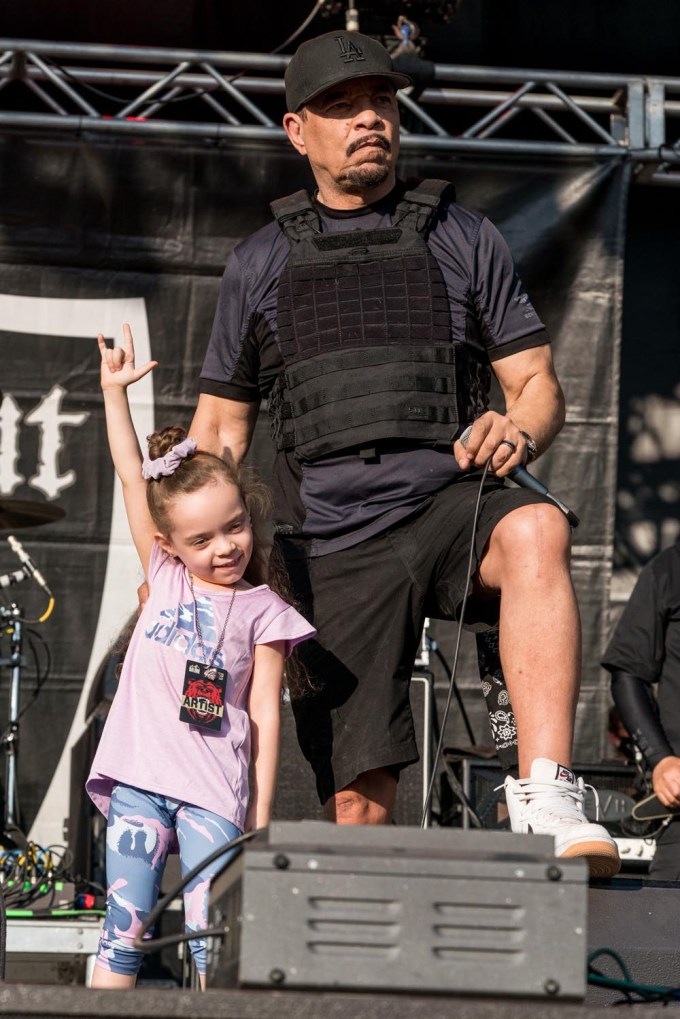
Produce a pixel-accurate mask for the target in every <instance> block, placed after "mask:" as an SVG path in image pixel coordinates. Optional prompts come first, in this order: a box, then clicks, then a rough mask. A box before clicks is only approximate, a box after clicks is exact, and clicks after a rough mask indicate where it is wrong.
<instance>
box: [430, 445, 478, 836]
mask: <svg viewBox="0 0 680 1019" xmlns="http://www.w3.org/2000/svg"><path fill="white" fill-rule="evenodd" d="M490 466H491V457H489V459H488V460H487V461H486V463H485V464H484V467H483V468H482V476H481V478H480V482H479V491H478V492H477V502H476V503H475V511H474V513H473V516H472V534H471V536H470V550H469V554H468V564H467V574H466V577H465V593H464V595H463V600H462V602H461V606H460V616H459V619H458V633H457V635H456V647H455V651H454V653H453V665H452V666H451V678H450V680H449V692H448V695H447V698H446V705H445V707H444V713H443V715H442V719H441V722H440V731H439V740H438V742H437V749H436V751H435V755H434V759H433V761H432V774H431V775H430V784H429V786H428V790H427V796H426V798H425V803H424V804H423V815H422V818H421V821H420V827H421V828H424V827H425V825H426V822H427V817H428V812H429V809H430V803H431V802H432V792H433V790H434V783H435V781H436V778H437V768H438V767H439V761H440V759H441V754H442V749H443V746H444V733H445V731H446V719H447V718H448V714H449V710H450V708H451V700H452V698H453V692H454V689H455V685H456V673H457V671H458V658H459V656H460V644H461V639H462V636H463V622H464V620H465V609H466V608H467V602H468V596H469V590H470V581H471V580H472V564H473V562H474V556H475V538H476V536H477V523H478V521H479V511H480V508H481V504H482V492H483V490H484V482H485V481H486V477H487V474H488V473H489V468H490ZM457 786H458V787H457V788H456V793H457V795H458V796H459V798H461V800H462V802H463V805H464V806H465V808H466V810H468V812H469V813H470V815H471V817H472V819H473V823H474V824H475V826H476V827H480V828H481V827H482V822H481V821H480V820H479V818H478V817H477V815H476V813H475V812H474V810H473V809H472V807H471V805H470V803H469V802H468V800H467V797H466V796H465V793H464V791H463V788H462V786H461V785H460V783H457Z"/></svg>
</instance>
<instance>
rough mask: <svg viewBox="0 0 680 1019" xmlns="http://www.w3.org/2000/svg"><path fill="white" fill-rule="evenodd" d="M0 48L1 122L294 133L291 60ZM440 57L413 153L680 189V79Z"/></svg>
mask: <svg viewBox="0 0 680 1019" xmlns="http://www.w3.org/2000/svg"><path fill="white" fill-rule="evenodd" d="M0 54H1V55H0V129H5V130H7V129H21V130H32V131H44V132H49V131H65V132H67V133H71V134H76V135H81V136H87V135H95V134H96V135H105V134H108V135H118V136H128V137H150V138H156V139H166V140H167V141H168V142H171V143H177V142H181V141H190V140H191V141H196V142H205V143H212V144H229V143H230V142H237V141H250V142H253V141H271V140H274V141H277V142H279V141H283V139H284V138H285V135H284V132H283V130H282V128H281V127H280V121H281V115H282V112H283V103H282V98H283V72H284V70H285V68H286V65H287V63H288V60H289V59H290V58H289V57H288V56H273V55H268V54H261V53H239V52H226V51H225V52H222V51H219V52H217V51H199V50H183V49H156V48H152V47H134V46H107V45H100V44H92V45H89V44H75V43H53V42H40V41H34V40H23V39H21V40H18V39H2V40H0ZM425 66H427V65H426V64H425ZM430 66H433V67H434V76H433V77H431V78H430V80H429V82H428V83H427V84H425V85H421V86H418V85H416V86H414V87H412V88H410V89H406V90H404V91H402V92H400V93H399V101H400V103H401V106H402V115H403V132H402V149H403V150H405V151H406V152H408V151H411V152H419V153H423V152H424V153H432V154H438V155H441V154H443V153H454V154H456V155H458V156H480V155H483V156H484V157H486V158H488V157H499V158H503V157H517V156H521V157H523V158H530V159H532V158H543V159H550V160H555V159H557V160H573V159H583V158H597V159H622V158H623V159H627V160H629V161H630V162H631V164H632V166H633V168H634V172H635V179H636V180H637V181H638V182H644V183H652V184H667V185H675V186H678V185H680V134H679V130H678V120H679V118H680V78H658V77H646V76H644V77H640V76H630V75H618V74H616V75H614V74H583V73H576V72H570V71H533V70H525V69H519V68H491V67H473V66H462V65H455V64H437V65H430Z"/></svg>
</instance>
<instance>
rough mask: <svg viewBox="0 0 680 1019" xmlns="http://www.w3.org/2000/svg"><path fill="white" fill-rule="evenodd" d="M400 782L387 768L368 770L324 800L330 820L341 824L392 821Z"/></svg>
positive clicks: (328, 819) (386, 822) (325, 810)
mask: <svg viewBox="0 0 680 1019" xmlns="http://www.w3.org/2000/svg"><path fill="white" fill-rule="evenodd" d="M397 785H398V783H397V780H396V778H395V777H394V775H393V774H392V772H391V771H389V770H388V769H387V768H375V769H373V770H372V771H365V772H363V774H361V775H359V777H358V778H357V779H355V781H354V782H351V783H350V785H348V786H347V787H346V788H345V789H341V790H340V791H339V792H337V793H336V794H335V796H331V798H330V799H329V800H327V801H326V802H325V803H324V807H323V810H324V815H325V817H326V820H327V821H335V822H336V823H337V824H391V823H392V815H393V814H394V804H395V801H396V798H397Z"/></svg>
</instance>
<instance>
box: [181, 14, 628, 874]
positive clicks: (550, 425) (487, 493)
mask: <svg viewBox="0 0 680 1019" xmlns="http://www.w3.org/2000/svg"><path fill="white" fill-rule="evenodd" d="M285 83H286V100H287V105H288V113H286V115H285V117H284V127H285V130H286V132H287V134H288V138H289V139H290V141H291V143H292V145H293V146H294V148H295V149H296V150H297V151H298V152H299V153H300V154H301V155H303V156H305V157H306V158H307V159H308V160H309V164H310V166H311V169H312V171H313V174H314V177H315V180H316V185H317V190H316V193H315V194H314V196H312V197H310V196H309V195H308V194H307V192H297V193H296V194H295V195H291V196H289V197H288V198H284V199H280V200H278V201H276V202H274V203H273V204H272V210H273V212H274V216H275V221H274V222H272V223H271V224H269V225H267V226H265V227H263V228H262V229H261V230H259V231H257V232H256V233H255V234H253V235H252V236H251V237H249V238H247V239H246V240H245V241H243V242H242V243H241V244H239V245H237V247H236V248H235V250H234V252H233V254H232V256H231V258H230V260H229V263H228V265H227V268H226V270H225V275H224V279H223V282H222V289H221V293H220V299H219V303H218V308H217V313H216V317H215V323H214V326H213V332H212V336H211V340H210V345H209V348H208V352H207V355H206V359H205V363H204V366H203V371H202V373H201V396H200V400H199V404H198V408H197V412H196V417H195V419H194V422H193V425H192V428H191V434H192V436H193V437H195V438H196V439H197V441H198V442H199V444H200V445H201V446H203V447H206V448H209V449H212V450H213V451H215V452H218V453H219V454H221V455H225V456H231V457H233V458H234V459H236V460H237V461H240V460H241V459H242V458H243V457H244V456H245V454H246V452H247V449H248V446H249V443H250V439H251V437H252V433H253V428H254V425H255V421H256V418H257V413H258V408H259V406H260V402H261V400H262V398H263V397H266V398H268V404H269V413H270V417H271V420H272V431H273V438H274V443H275V446H276V450H277V456H276V461H275V466H274V494H275V519H276V530H277V543H278V546H279V548H280V549H281V551H282V554H283V556H284V559H285V562H286V565H287V569H288V573H289V576H290V579H291V583H292V586H293V589H294V592H295V594H296V595H297V597H298V598H299V600H300V602H301V603H302V604H303V606H304V611H305V612H306V614H307V615H308V617H309V618H310V620H312V621H313V623H314V625H315V627H316V628H317V638H316V640H314V641H309V642H307V644H306V645H305V646H304V648H303V652H302V655H301V657H303V660H304V664H305V665H306V667H307V670H308V672H309V675H310V678H311V684H310V686H311V689H309V690H306V691H305V690H301V691H292V698H293V707H294V711H295V717H296V724H297V730H298V738H299V741H300V745H301V747H302V749H303V751H304V753H305V756H306V757H307V758H308V760H309V761H310V763H311V764H312V767H313V769H314V772H315V775H316V781H317V789H318V793H319V797H320V800H321V802H322V803H323V804H324V810H325V813H326V816H327V817H328V818H329V819H332V820H336V821H338V822H342V823H349V824H357V823H386V822H389V821H390V819H391V817H392V809H393V806H394V802H395V796H396V791H397V782H398V776H399V771H400V769H401V768H402V767H404V766H405V765H407V764H409V763H410V762H412V761H413V760H415V759H416V758H417V751H416V745H415V739H414V729H413V720H412V717H411V713H410V708H409V700H408V690H409V680H410V676H411V672H412V667H413V662H414V659H415V656H416V653H417V649H418V646H419V640H420V632H421V628H422V624H423V619H424V617H425V616H430V617H434V618H442V619H456V618H458V617H459V615H460V610H461V603H462V599H463V597H464V594H465V579H466V568H467V562H468V556H469V545H470V540H471V526H472V521H473V517H474V511H475V504H476V502H477V497H478V492H479V474H478V473H477V471H476V470H475V468H478V467H480V466H482V465H483V464H485V463H486V462H487V460H490V467H491V475H490V476H489V478H488V479H487V481H486V482H485V485H484V488H483V491H482V495H481V503H480V511H479V518H478V522H477V527H476V532H475V539H474V552H473V556H474V559H473V570H474V573H473V584H472V586H471V591H470V598H469V600H468V603H467V607H466V610H465V625H466V626H467V627H468V628H470V629H473V630H474V629H483V628H485V627H488V626H490V625H493V624H494V623H495V622H496V621H497V620H498V619H499V616H500V624H499V625H500V648H501V657H502V662H503V670H504V674H505V678H506V682H507V686H508V689H509V691H510V696H511V699H512V705H513V709H514V713H515V716H516V719H517V729H518V742H519V757H520V760H519V767H520V772H519V774H520V778H519V779H513V778H511V777H508V778H507V779H506V798H507V801H508V808H509V813H510V819H511V823H512V827H513V830H514V831H524V832H535V833H547V834H552V835H553V836H554V837H555V849H556V853H557V855H564V856H583V857H585V858H587V859H588V861H589V863H590V867H591V873H593V874H594V875H598V876H610V875H612V874H614V873H616V871H617V869H618V866H619V860H618V853H617V849H616V844H615V843H614V841H613V840H612V839H611V838H610V836H609V835H608V834H607V832H606V830H605V829H604V828H602V827H600V826H599V825H595V824H591V823H589V822H588V821H587V820H586V818H585V815H584V812H583V798H584V788H583V782H582V780H580V779H578V780H577V779H576V778H575V776H574V775H573V773H572V772H571V771H570V769H569V766H568V764H569V760H570V754H571V747H572V738H573V724H574V711H575V704H576V699H577V696H578V679H579V668H580V662H579V657H580V629H579V618H578V608H577V605H576V600H575V596H574V591H573V588H572V584H571V578H570V574H569V527H568V524H567V521H566V519H565V517H564V516H563V514H562V513H561V512H560V510H559V509H557V508H556V507H555V506H554V505H553V504H552V503H550V502H548V501H547V500H544V499H542V498H541V497H540V496H535V495H534V494H532V493H531V492H528V491H527V490H525V489H519V488H515V487H514V486H511V487H508V488H506V487H505V486H504V484H503V482H502V480H501V479H502V478H503V477H504V476H506V475H507V474H508V473H509V472H510V471H511V470H512V469H513V468H515V467H517V466H518V465H520V464H523V463H525V462H526V461H527V460H530V459H533V458H534V457H535V456H536V455H538V453H539V452H542V451H543V450H545V449H546V448H547V447H548V445H549V444H550V443H551V442H552V440H553V438H554V437H555V435H556V434H557V432H558V431H559V430H560V428H561V426H562V423H563V420H564V405H563V396H562V391H561V389H560V386H559V383H558V381H557V379H556V377H555V373H554V370H553V364H552V357H551V353H550V346H549V341H548V338H547V336H546V334H545V330H544V327H543V325H542V323H541V321H540V320H539V318H538V316H537V314H536V312H535V310H534V309H533V307H532V305H531V303H530V301H529V299H528V296H527V294H526V292H525V291H524V289H523V287H522V284H521V282H520V281H519V279H518V278H517V275H516V273H515V271H514V267H513V264H512V259H511V257H510V254H509V252H508V249H507V246H506V244H505V242H504V241H503V239H502V237H501V236H500V235H499V234H498V232H497V231H496V230H495V228H494V227H493V226H492V224H491V223H489V221H488V220H487V219H485V218H484V217H482V216H479V215H477V214H475V213H472V212H469V211H467V210H465V209H463V208H462V207H461V206H459V205H457V204H456V202H455V200H454V197H453V194H452V188H451V187H450V185H448V184H447V183H446V182H443V181H434V180H427V181H422V182H409V183H408V184H405V183H404V182H402V181H400V180H398V179H397V176H396V169H395V167H396V160H397V156H398V151H399V116H398V105H397V98H396V90H397V89H399V88H404V87H406V86H408V84H409V79H408V78H407V77H406V76H405V75H402V74H399V73H397V72H396V71H395V70H394V68H393V66H392V63H391V60H390V57H389V54H388V53H387V51H386V50H385V49H384V48H383V47H382V46H381V45H380V44H379V43H378V42H376V41H375V40H373V39H370V38H368V37H366V36H363V35H360V34H358V33H353V32H346V31H337V32H330V33H328V34H326V35H323V36H320V37H319V38H316V39H312V40H310V41H308V42H305V43H303V44H302V45H301V46H300V47H299V49H298V51H297V53H296V54H295V56H294V57H293V58H292V60H291V61H290V64H289V66H288V68H287V71H286V76H285ZM491 370H493V372H494V374H495V375H496V377H497V379H498V381H499V383H500V385H501V388H502V391H503V394H504V396H505V403H506V412H505V413H504V414H500V413H496V412H493V411H490V410H488V401H487V393H488V387H489V382H490V372H491ZM473 422H474V423H473ZM469 424H472V430H471V431H470V432H469V435H468V438H467V441H466V445H465V446H463V445H462V444H461V442H460V440H459V436H460V435H461V434H462V433H463V431H464V429H465V428H466V427H467V426H468V425H469Z"/></svg>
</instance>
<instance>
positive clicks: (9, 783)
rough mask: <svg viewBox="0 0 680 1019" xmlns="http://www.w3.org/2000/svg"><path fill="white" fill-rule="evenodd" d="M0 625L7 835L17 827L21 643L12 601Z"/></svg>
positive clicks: (17, 610) (1, 615) (0, 613)
mask: <svg viewBox="0 0 680 1019" xmlns="http://www.w3.org/2000/svg"><path fill="white" fill-rule="evenodd" d="M0 626H2V631H3V633H7V634H8V635H9V637H10V654H9V658H1V659H0V666H3V665H7V666H9V667H10V669H11V670H12V675H11V683H10V695H9V722H8V725H7V729H6V731H5V734H4V736H3V737H2V747H3V749H4V751H5V755H6V758H7V764H6V769H5V810H4V816H3V829H2V830H3V832H4V833H7V834H9V833H10V830H11V829H12V828H16V827H17V795H16V793H17V754H18V750H19V688H20V685H21V664H22V656H21V645H22V641H23V624H22V621H21V609H20V608H19V607H18V606H17V605H15V604H14V602H12V604H11V605H10V606H9V608H6V607H5V606H2V605H0Z"/></svg>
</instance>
